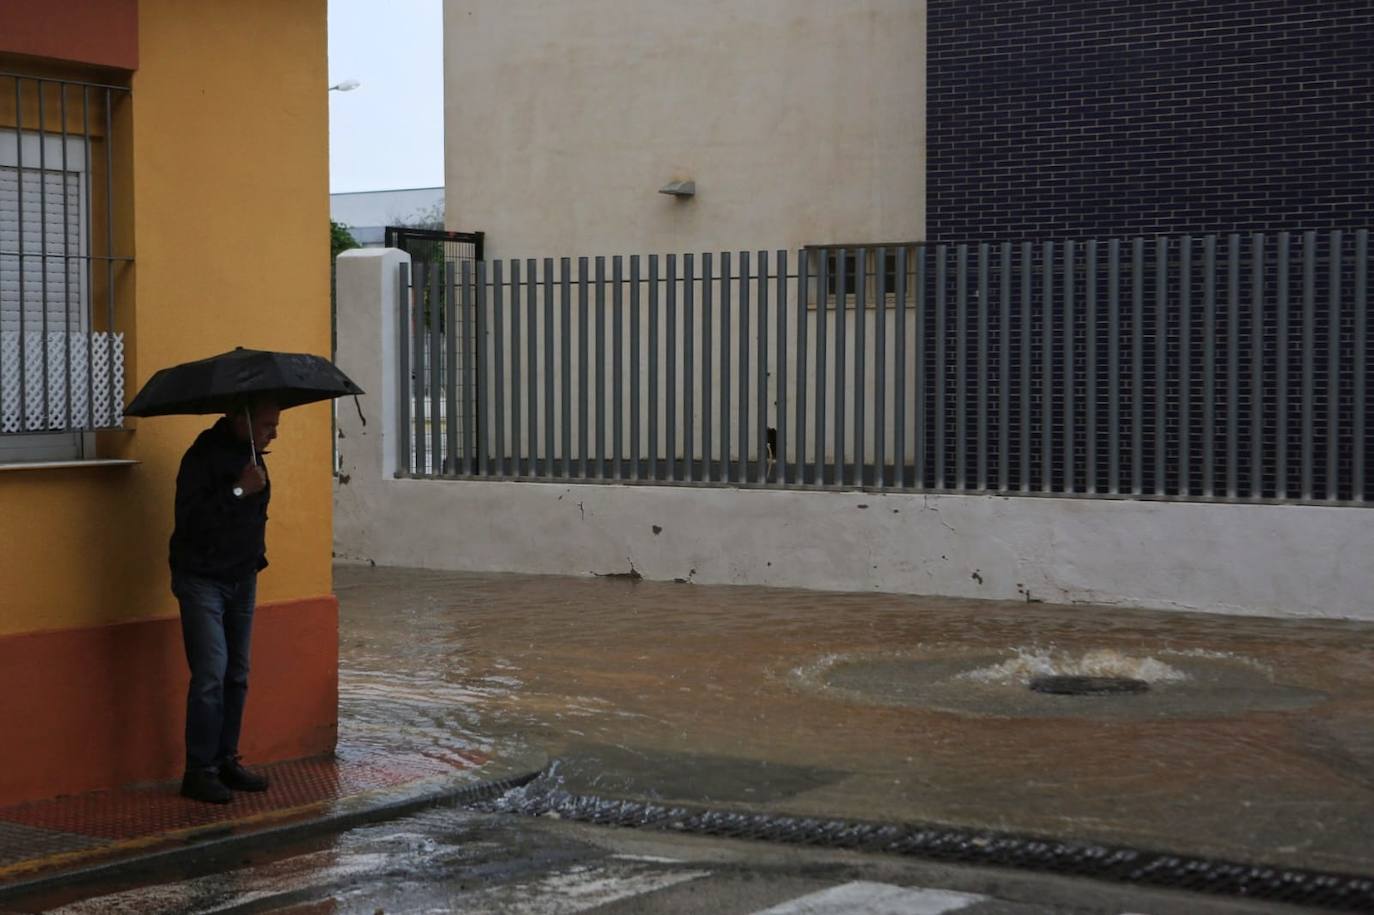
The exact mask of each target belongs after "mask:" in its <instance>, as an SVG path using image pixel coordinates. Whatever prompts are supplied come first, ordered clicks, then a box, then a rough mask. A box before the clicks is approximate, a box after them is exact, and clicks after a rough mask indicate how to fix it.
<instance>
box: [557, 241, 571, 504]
mask: <svg viewBox="0 0 1374 915" xmlns="http://www.w3.org/2000/svg"><path fill="white" fill-rule="evenodd" d="M558 273H559V276H558V291H559V306H560V310H561V312H562V319H563V320H562V323H561V324H560V326H559V330H560V331H561V334H560V336H561V337H562V340H563V348H562V356H563V364H562V366H561V370H560V374H561V375H562V378H561V379H560V380H561V381H562V383H563V384H562V388H561V391H562V397H561V400H562V403H561V404H560V406H561V407H562V411H561V412H562V414H563V415H562V423H561V425H560V431H561V433H562V439H563V478H564V479H565V480H566V479H568V478H569V477H571V476H572V469H573V463H572V424H573V417H572V338H573V327H572V259H571V258H567V257H562V258H559V259H558Z"/></svg>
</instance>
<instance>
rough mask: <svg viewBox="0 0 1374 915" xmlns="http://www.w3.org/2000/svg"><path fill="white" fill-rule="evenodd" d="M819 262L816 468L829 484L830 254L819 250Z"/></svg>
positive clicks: (820, 478) (820, 480)
mask: <svg viewBox="0 0 1374 915" xmlns="http://www.w3.org/2000/svg"><path fill="white" fill-rule="evenodd" d="M818 256H819V261H820V262H819V264H818V267H816V407H815V433H816V453H815V463H816V471H815V478H813V482H815V484H816V485H818V486H823V485H826V339H827V338H829V335H830V328H829V321H827V320H826V300H827V298H829V297H830V254H829V253H827V251H819V253H818Z"/></svg>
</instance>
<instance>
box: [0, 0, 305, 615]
mask: <svg viewBox="0 0 1374 915" xmlns="http://www.w3.org/2000/svg"><path fill="white" fill-rule="evenodd" d="M138 10H139V58H140V60H139V69H138V71H137V72H136V73H135V74H134V77H133V81H132V86H133V106H132V133H131V137H132V143H131V148H130V153H131V160H130V167H129V172H130V179H129V180H130V182H131V188H132V193H131V196H132V198H133V204H132V217H133V243H134V256H135V267H134V274H133V277H132V286H131V287H130V288H131V289H132V295H131V296H130V302H131V304H132V313H133V317H132V321H131V322H130V321H127V320H126V323H125V328H124V329H125V330H126V331H127V332H128V333H129V350H128V366H129V368H128V378H129V385H130V387H129V391H130V394H131V395H132V393H133V391H136V390H137V388H138V387H139V386H140V385H141V384H142V383H143V382H144V381H146V380H147V379H148V377H149V376H150V375H151V374H152V373H153V371H154V370H156V369H157V368H160V367H162V366H165V365H169V364H172V363H177V362H183V361H186V360H189V359H196V358H201V357H204V356H208V355H212V354H214V353H217V352H221V351H223V350H227V349H232V348H233V347H234V346H237V345H242V346H249V347H255V348H263V349H282V350H292V351H308V352H315V353H321V354H327V353H328V351H329V273H328V270H329V260H328V258H329V254H328V247H327V241H326V232H325V229H326V223H327V221H328V212H329V200H328V124H327V116H328V106H327V95H326V92H325V89H326V87H327V86H328V82H327V72H326V30H325V0H292V2H290V3H282V2H280V0H217V2H214V3H185V2H177V0H140V3H139V6H138ZM126 136H130V134H126ZM116 193H117V194H118V193H119V191H118V189H117V191H116ZM126 199H127V198H126ZM116 205H118V203H117V204H116ZM211 421H212V418H209V417H204V418H196V417H188V418H161V419H151V420H139V421H137V426H136V428H135V430H134V431H133V432H130V433H119V434H115V435H112V436H105V437H104V438H105V442H104V447H105V448H106V452H107V453H109V454H111V455H117V456H123V457H131V458H135V459H137V460H139V461H141V462H142V463H141V464H139V465H138V466H136V467H133V468H130V469H113V468H105V469H95V468H83V469H77V470H43V471H22V472H0V635H6V634H12V633H18V632H26V631H33V630H42V629H63V628H71V627H79V626H87V625H93V624H98V623H106V622H116V621H121V620H128V619H134V618H140V617H147V616H154V615H156V616H166V615H172V614H175V612H176V604H175V601H174V600H173V599H172V597H171V594H170V593H169V592H168V572H167V538H168V536H169V535H170V533H171V520H172V496H173V490H174V485H175V477H176V469H177V464H178V462H179V461H180V458H181V454H182V452H184V451H185V449H186V448H187V446H189V445H190V443H191V441H192V439H194V437H195V435H196V433H197V432H198V431H199V430H200V429H202V428H204V427H205V426H206V425H208V424H209V422H211ZM269 464H270V467H271V471H272V482H273V500H272V509H271V520H270V521H269V523H268V557H269V559H270V561H271V563H272V567H271V568H270V569H268V570H267V571H266V572H265V573H264V574H263V576H262V578H261V580H260V585H259V597H260V600H262V601H276V600H290V599H293V598H303V597H311V596H317V595H322V594H327V593H328V592H329V591H330V589H331V583H330V549H331V490H330V442H329V408H328V406H326V405H316V406H310V407H303V408H300V409H296V410H291V411H289V412H288V413H286V414H285V415H284V417H283V421H282V427H281V437H280V438H279V439H278V441H277V443H276V445H275V446H274V448H273V453H272V455H271V457H270V458H269Z"/></svg>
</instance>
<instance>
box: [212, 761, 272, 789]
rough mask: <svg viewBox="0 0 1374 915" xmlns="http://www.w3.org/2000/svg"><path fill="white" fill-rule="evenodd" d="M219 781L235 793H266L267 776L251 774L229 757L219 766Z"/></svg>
mask: <svg viewBox="0 0 1374 915" xmlns="http://www.w3.org/2000/svg"><path fill="white" fill-rule="evenodd" d="M219 780H220V781H221V782H223V783H224V784H225V785H227V786H228V787H230V788H233V789H234V790H235V791H266V790H267V776H266V775H259V774H258V773H256V772H251V771H249V770H248V769H245V768H244V767H243V766H241V765H240V764H239V758H238V757H237V756H231V757H229V758H228V759H226V760H225V761H224V762H222V763H220V764H219Z"/></svg>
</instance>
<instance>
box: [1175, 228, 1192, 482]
mask: <svg viewBox="0 0 1374 915" xmlns="http://www.w3.org/2000/svg"><path fill="white" fill-rule="evenodd" d="M1192 340H1193V237H1192V236H1191V235H1185V236H1183V238H1181V239H1180V240H1179V244H1178V494H1179V495H1180V496H1187V495H1190V494H1191V493H1192V476H1193V465H1192V454H1191V450H1190V443H1189V437H1190V434H1191V431H1192V422H1193V393H1192V372H1193V357H1192Z"/></svg>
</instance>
